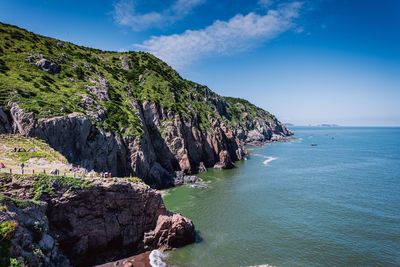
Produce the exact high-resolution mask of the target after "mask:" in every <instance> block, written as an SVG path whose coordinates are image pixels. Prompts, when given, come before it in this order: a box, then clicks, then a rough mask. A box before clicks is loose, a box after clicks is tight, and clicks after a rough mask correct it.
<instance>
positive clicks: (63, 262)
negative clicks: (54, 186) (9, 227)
mask: <svg viewBox="0 0 400 267" xmlns="http://www.w3.org/2000/svg"><path fill="white" fill-rule="evenodd" d="M0 206H1V209H0V224H4V223H13V224H15V225H16V229H15V231H14V232H13V233H12V235H11V236H10V239H9V240H1V242H4V243H5V242H10V244H9V249H8V255H7V256H5V257H4V254H2V256H3V257H4V258H3V259H0V265H1V264H2V261H3V260H6V258H14V259H17V260H18V261H19V262H20V263H21V266H31V267H39V266H49V267H68V266H71V265H70V262H69V260H68V259H67V257H66V256H65V255H64V254H63V253H62V251H61V250H60V249H59V247H58V246H57V245H56V243H55V241H54V237H53V236H52V234H51V233H50V229H49V222H48V220H47V217H46V203H40V202H36V203H34V202H29V201H26V202H25V203H24V202H21V201H14V200H12V199H8V198H2V199H0ZM1 253H4V251H3V252H1ZM3 263H4V262H3ZM22 264H25V265H22ZM7 266H8V265H7Z"/></svg>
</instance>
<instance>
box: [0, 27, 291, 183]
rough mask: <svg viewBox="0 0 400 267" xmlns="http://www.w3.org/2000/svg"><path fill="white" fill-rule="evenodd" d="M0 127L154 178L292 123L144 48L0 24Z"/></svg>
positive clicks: (228, 158) (208, 161)
mask: <svg viewBox="0 0 400 267" xmlns="http://www.w3.org/2000/svg"><path fill="white" fill-rule="evenodd" d="M0 36H1V39H0V106H2V109H0V133H18V134H24V135H27V136H31V137H37V138H40V139H43V140H44V141H45V142H47V143H48V144H49V145H50V146H51V147H52V148H54V149H55V150H57V151H59V152H60V153H61V154H62V155H63V156H65V157H66V158H67V160H68V161H69V162H72V163H77V164H80V165H81V166H82V167H85V168H87V169H89V170H92V169H93V170H95V171H99V172H100V171H110V172H112V173H113V174H114V175H120V176H125V175H129V174H133V175H137V176H139V177H140V178H142V179H144V181H145V182H147V183H148V184H150V185H151V186H154V187H165V186H171V185H172V184H173V181H174V177H176V176H177V175H181V174H192V173H197V172H198V171H202V170H204V169H205V168H208V167H221V168H229V167H232V166H233V162H234V161H236V160H240V159H242V158H243V157H244V155H245V150H244V147H243V144H244V143H250V142H264V141H269V140H279V139H281V138H283V137H285V136H287V135H290V132H289V131H288V130H287V129H286V128H285V127H284V126H283V125H282V124H281V123H280V122H279V121H278V120H277V119H276V117H275V116H273V115H272V114H270V113H269V112H267V111H264V110H262V109H260V108H258V107H256V106H254V105H252V104H251V103H249V102H248V101H246V100H243V99H237V98H231V97H222V96H219V95H218V94H216V93H214V92H213V91H211V90H210V89H209V88H207V87H206V86H203V85H200V84H197V83H194V82H191V81H188V80H185V79H183V78H182V77H180V75H179V74H178V73H177V72H176V71H174V70H173V69H172V68H171V67H169V66H168V65H167V64H166V63H164V62H163V61H161V60H159V59H157V58H156V57H154V56H153V55H151V54H148V53H143V52H124V53H119V52H109V51H100V50H97V49H92V48H86V47H81V46H77V45H74V44H72V43H68V42H63V41H59V40H56V39H52V38H48V37H43V36H40V35H36V34H34V33H30V32H28V31H26V30H23V29H20V28H17V27H15V26H11V25H6V24H0Z"/></svg>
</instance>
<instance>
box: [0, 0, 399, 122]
mask: <svg viewBox="0 0 400 267" xmlns="http://www.w3.org/2000/svg"><path fill="white" fill-rule="evenodd" d="M0 20H1V21H2V22H5V23H10V24H14V25H17V26H20V27H23V28H26V29H28V30H30V31H33V32H36V33H39V34H43V35H47V36H51V37H55V38H59V39H62V40H67V41H71V42H74V43H77V44H80V45H85V46H90V47H96V48H100V49H106V50H116V51H125V50H145V51H149V52H151V53H154V54H155V55H156V56H158V57H160V58H162V59H163V60H165V61H166V62H167V63H169V64H170V65H172V66H173V67H174V68H176V69H177V70H178V71H179V72H180V73H181V75H182V76H183V77H184V78H187V79H191V80H194V81H196V82H199V83H202V84H205V85H208V86H209V87H210V88H211V89H213V90H214V91H216V92H217V93H219V94H221V95H229V96H236V97H242V98H246V99H248V100H250V101H252V102H253V103H255V104H257V105H258V106H260V107H263V108H265V109H267V110H269V111H271V112H272V113H274V114H276V115H277V116H278V118H280V119H281V120H282V121H284V122H292V123H295V124H302V125H307V124H319V123H337V124H341V125H388V126H393V125H400V1H397V0H386V1H375V0H374V1H372V0H371V1H369V0H314V1H307V0H304V1H278V0H229V1H228V0H225V1H223V0H220V1H211V0H164V1H161V0H158V1H156V0H115V1H112V0H109V1H107V0H96V1H94V0H93V1H83V0H80V1H73V0H69V1H67V0H65V1H61V0H59V1H56V0H35V1H32V0H9V1H8V0H0Z"/></svg>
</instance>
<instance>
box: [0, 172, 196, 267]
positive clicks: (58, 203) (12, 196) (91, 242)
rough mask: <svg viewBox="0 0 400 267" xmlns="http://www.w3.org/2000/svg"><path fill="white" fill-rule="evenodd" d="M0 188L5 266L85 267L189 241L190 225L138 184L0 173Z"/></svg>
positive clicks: (188, 221) (155, 195)
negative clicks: (15, 263)
mask: <svg viewBox="0 0 400 267" xmlns="http://www.w3.org/2000/svg"><path fill="white" fill-rule="evenodd" d="M0 185H1V186H0V188H1V191H0V226H1V236H0V238H1V242H2V245H1V249H0V253H3V254H5V255H0V256H1V257H0V258H1V259H2V260H4V261H5V260H7V259H10V258H11V259H13V260H14V261H19V262H20V263H24V264H26V265H27V266H71V265H72V266H92V265H94V264H100V263H104V262H107V261H112V260H116V259H118V258H122V257H126V256H130V255H133V254H135V253H139V252H142V251H145V250H151V249H155V248H161V249H171V248H176V247H180V246H184V245H186V244H189V243H193V242H194V240H195V231H194V225H193V223H192V222H191V221H190V220H189V219H187V218H185V217H183V216H181V215H179V214H176V213H172V212H169V211H167V210H166V209H165V207H164V204H163V201H162V198H161V196H160V194H159V193H157V192H156V191H155V190H152V189H150V188H149V187H148V186H146V185H144V184H143V183H140V182H137V181H133V180H129V179H121V178H119V179H109V180H81V179H74V178H67V177H55V176H51V177H50V176H43V175H39V176H35V177H27V176H17V175H13V176H11V175H4V174H2V175H1V176H0ZM1 194H2V195H3V196H1ZM3 229H8V231H7V232H6V231H3ZM6 243H7V244H6ZM3 244H6V245H4V248H3ZM0 265H1V262H0ZM6 266H8V265H6Z"/></svg>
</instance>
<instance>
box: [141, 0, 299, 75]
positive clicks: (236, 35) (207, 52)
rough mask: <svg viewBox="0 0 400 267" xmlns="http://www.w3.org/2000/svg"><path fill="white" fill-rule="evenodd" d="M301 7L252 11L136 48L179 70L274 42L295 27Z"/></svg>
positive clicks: (290, 6) (159, 38)
mask: <svg viewBox="0 0 400 267" xmlns="http://www.w3.org/2000/svg"><path fill="white" fill-rule="evenodd" d="M301 6H302V4H301V3H300V2H294V3H291V4H287V5H282V6H280V8H279V9H277V10H269V11H268V12H267V13H266V14H264V15H259V14H256V13H253V12H251V13H248V14H247V15H236V16H234V17H233V18H231V19H230V20H228V21H220V20H217V21H215V22H214V23H213V24H212V25H210V26H208V27H206V28H204V29H200V30H187V31H185V32H184V33H182V34H173V35H167V36H165V35H164V36H153V37H151V38H150V39H148V40H146V41H144V42H143V43H142V44H136V45H135V47H136V48H137V49H141V50H145V51H147V52H150V53H152V54H154V55H156V56H157V57H159V58H161V59H163V60H165V61H166V62H167V63H168V64H171V65H172V66H174V67H178V68H179V67H182V66H184V65H186V64H189V63H191V62H192V61H194V60H196V59H198V58H200V57H203V56H211V55H221V54H231V53H235V52H240V51H243V50H246V49H248V48H250V47H252V46H254V45H256V44H258V43H260V42H263V41H264V42H265V41H268V40H270V39H273V38H274V37H276V36H277V35H278V34H280V33H282V32H285V31H287V30H289V29H291V28H293V27H294V26H295V24H294V19H295V18H296V17H298V15H299V11H300V9H301Z"/></svg>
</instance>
